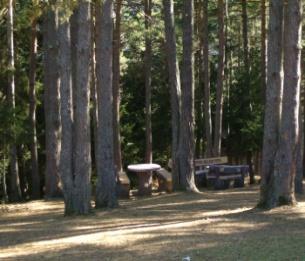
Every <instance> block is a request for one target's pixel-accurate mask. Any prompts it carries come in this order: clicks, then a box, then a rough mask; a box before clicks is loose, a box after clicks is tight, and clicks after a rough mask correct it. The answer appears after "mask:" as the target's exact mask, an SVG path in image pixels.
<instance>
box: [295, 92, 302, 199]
mask: <svg viewBox="0 0 305 261" xmlns="http://www.w3.org/2000/svg"><path fill="white" fill-rule="evenodd" d="M301 96H302V95H300V107H299V119H298V121H299V122H298V124H299V133H298V134H299V137H298V143H297V148H296V150H297V152H296V153H297V156H296V157H297V159H296V162H297V163H296V176H295V192H296V193H298V194H303V171H304V166H303V157H304V156H303V153H304V150H303V147H302V145H303V139H304V124H303V114H302V107H303V106H301V104H302V99H301ZM303 96H304V95H303Z"/></svg>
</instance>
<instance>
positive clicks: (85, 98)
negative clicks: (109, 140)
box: [73, 0, 91, 214]
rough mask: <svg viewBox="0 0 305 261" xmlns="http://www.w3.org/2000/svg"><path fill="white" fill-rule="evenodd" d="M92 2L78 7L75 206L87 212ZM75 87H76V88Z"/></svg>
mask: <svg viewBox="0 0 305 261" xmlns="http://www.w3.org/2000/svg"><path fill="white" fill-rule="evenodd" d="M90 11H91V8H90V2H89V1H87V0H80V2H79V5H78V10H77V19H76V20H77V40H76V57H77V59H75V60H76V66H75V68H76V75H75V83H76V86H75V95H73V98H75V100H73V102H74V104H75V111H74V134H75V137H73V138H74V139H73V145H74V148H73V149H74V153H73V154H74V155H73V168H74V189H75V191H74V192H75V193H74V200H73V204H74V210H75V213H76V214H87V213H88V212H89V211H90V208H91V202H90V200H91V181H90V178H91V137H90V75H91V74H90V64H91V12H90ZM73 89H74V88H73Z"/></svg>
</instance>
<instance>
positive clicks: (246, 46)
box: [242, 0, 250, 92]
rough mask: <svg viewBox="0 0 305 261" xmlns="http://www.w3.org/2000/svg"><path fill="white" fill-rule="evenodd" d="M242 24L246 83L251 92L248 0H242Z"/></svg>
mask: <svg viewBox="0 0 305 261" xmlns="http://www.w3.org/2000/svg"><path fill="white" fill-rule="evenodd" d="M242 24H243V48H244V66H245V77H246V79H245V83H246V86H245V87H246V88H247V91H248V92H249V87H250V86H249V70H250V64H249V43H248V42H249V41H248V11H247V0H242Z"/></svg>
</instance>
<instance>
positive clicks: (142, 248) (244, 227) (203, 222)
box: [0, 187, 305, 261]
mask: <svg viewBox="0 0 305 261" xmlns="http://www.w3.org/2000/svg"><path fill="white" fill-rule="evenodd" d="M257 200H258V187H252V188H249V187H248V188H243V189H231V190H226V191H205V192H202V193H201V194H188V193H173V194H167V195H154V196H152V197H147V198H133V199H131V200H124V201H121V202H120V208H118V209H116V210H112V211H95V212H94V214H92V215H90V216H86V217H73V218H71V217H69V218H68V217H63V203H62V202H61V201H34V202H30V203H26V204H21V205H20V204H19V205H8V206H6V207H5V209H3V211H0V260H18V259H20V260H40V259H49V260H54V259H55V260H124V261H125V260H182V258H183V257H190V258H191V260H304V259H305V225H304V224H305V198H304V197H301V198H299V204H298V206H297V207H294V208H285V207H283V208H278V209H276V210H272V211H259V210H256V209H253V207H254V206H255V204H256V203H257Z"/></svg>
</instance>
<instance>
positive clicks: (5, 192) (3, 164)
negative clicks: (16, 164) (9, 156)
mask: <svg viewBox="0 0 305 261" xmlns="http://www.w3.org/2000/svg"><path fill="white" fill-rule="evenodd" d="M3 147H4V148H5V144H4V146H3ZM5 154H6V152H5V149H4V150H3V162H2V170H1V172H2V175H1V178H2V180H1V182H2V193H3V197H2V201H4V202H8V194H7V187H6V167H5V165H6V164H5V161H6V158H5Z"/></svg>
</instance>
